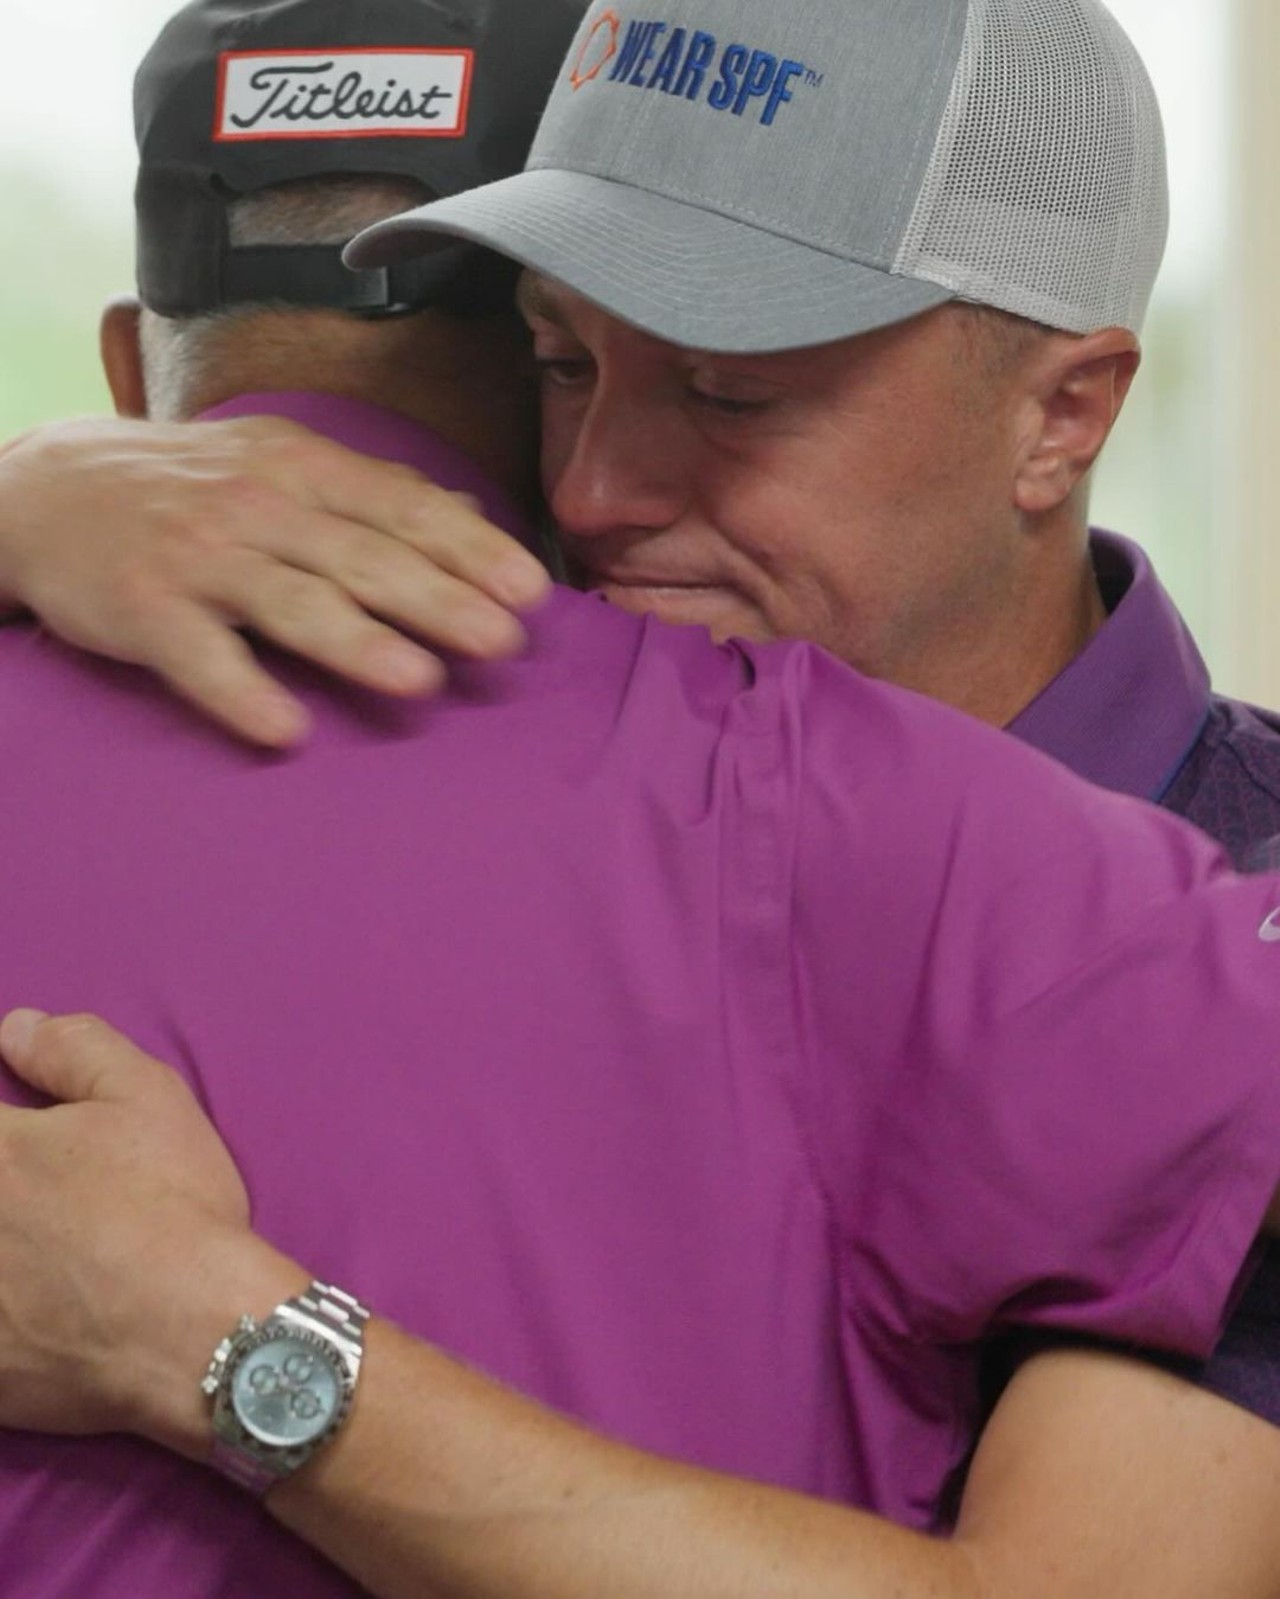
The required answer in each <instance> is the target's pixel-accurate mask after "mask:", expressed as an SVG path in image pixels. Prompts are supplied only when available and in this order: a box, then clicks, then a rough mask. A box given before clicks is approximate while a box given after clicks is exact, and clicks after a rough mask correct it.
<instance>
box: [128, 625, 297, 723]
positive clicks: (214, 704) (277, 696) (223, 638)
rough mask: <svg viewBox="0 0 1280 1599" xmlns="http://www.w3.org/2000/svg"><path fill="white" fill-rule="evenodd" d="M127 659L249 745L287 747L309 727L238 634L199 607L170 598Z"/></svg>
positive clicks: (293, 702)
mask: <svg viewBox="0 0 1280 1599" xmlns="http://www.w3.org/2000/svg"><path fill="white" fill-rule="evenodd" d="M131 658H133V659H135V660H136V661H137V662H138V663H139V664H142V665H145V666H148V667H149V668H150V669H151V670H152V671H154V672H156V673H158V674H159V676H160V677H162V678H163V679H164V681H165V682H166V683H167V684H168V685H169V687H170V688H172V689H173V690H174V692H175V693H177V694H179V695H181V697H182V698H183V699H184V700H187V701H188V702H189V703H190V704H192V705H194V706H196V707H197V708H198V709H200V710H202V711H203V712H204V713H205V714H206V715H207V716H210V717H212V719H213V720H214V721H215V722H217V723H218V724H219V726H221V727H224V728H226V729H227V731H228V732H230V733H232V734H234V735H235V736H236V737H237V738H243V739H247V740H248V741H249V742H250V743H252V744H259V745H261V746H263V747H264V748H266V749H287V748H289V747H290V746H292V745H294V744H297V743H299V742H300V741H301V740H302V739H304V738H305V737H306V735H307V732H308V730H309V728H310V725H311V719H310V717H309V716H308V714H307V712H306V709H305V708H304V706H303V705H302V704H301V703H300V702H299V701H298V700H296V699H295V698H294V697H293V695H292V694H290V693H288V692H287V691H286V690H285V689H283V688H281V687H280V685H279V684H278V683H277V682H276V681H275V679H274V678H273V677H272V676H271V675H270V674H269V673H268V672H267V671H265V670H264V669H263V667H261V666H260V665H259V664H258V661H257V658H256V657H255V655H254V653H253V651H252V650H251V649H250V648H249V646H248V645H247V644H246V643H245V642H244V640H243V639H242V638H241V637H240V635H239V634H238V633H236V632H234V631H233V630H232V629H231V628H230V627H229V626H228V625H227V624H226V623H225V622H223V621H222V620H220V619H219V618H217V617H215V616H213V615H211V614H210V613H209V611H208V610H207V609H206V608H205V607H204V606H202V605H199V604H195V603H191V602H189V601H185V600H178V599H172V600H170V602H169V603H168V604H167V605H165V606H164V607H162V608H160V609H158V610H157V611H156V613H155V615H154V616H153V617H152V618H151V619H150V621H149V624H148V627H147V637H146V643H145V647H143V648H140V649H138V650H137V651H136V653H135V654H134V655H133V656H132V657H131Z"/></svg>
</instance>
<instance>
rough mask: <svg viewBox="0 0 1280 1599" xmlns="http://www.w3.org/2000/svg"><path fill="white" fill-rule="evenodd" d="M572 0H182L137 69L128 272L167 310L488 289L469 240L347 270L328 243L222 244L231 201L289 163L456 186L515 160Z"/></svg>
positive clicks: (364, 301) (383, 308)
mask: <svg viewBox="0 0 1280 1599" xmlns="http://www.w3.org/2000/svg"><path fill="white" fill-rule="evenodd" d="M585 9H586V0H193V3H192V4H190V5H187V6H185V7H184V8H183V9H182V10H181V11H180V12H178V14H177V15H176V16H175V17H174V18H173V19H172V20H171V21H170V22H169V23H168V24H167V25H166V26H165V28H164V30H163V31H162V33H161V34H160V37H159V38H158V39H157V40H156V42H155V44H154V45H153V46H152V48H151V50H150V52H149V53H148V54H147V56H146V58H145V59H144V60H143V63H142V65H141V67H140V68H139V69H138V75H137V78H136V80H135V82H134V123H135V128H136V132H137V140H138V156H139V170H138V186H137V215H138V290H139V294H140V296H141V298H142V302H143V304H144V305H147V306H149V307H150V308H151V309H152V310H153V311H157V312H159V313H160V314H161V315H163V316H174V317H177V316H189V315H193V314H195V313H197V312H201V311H210V310H214V309H216V308H217V307H220V306H228V305H236V304H243V303H246V302H249V301H255V302H261V301H270V300H275V301H283V302H286V303H289V304H293V305H311V306H330V307H335V308H337V309H342V310H350V311H361V312H365V313H371V314H377V313H379V312H389V311H397V310H412V309H419V308H423V307H425V306H428V305H443V306H446V307H448V308H451V309H454V310H458V311H467V310H483V309H488V308H490V307H492V306H494V305H496V304H499V303H501V301H502V299H503V298H504V297H505V296H506V295H507V294H508V293H509V291H510V281H511V279H510V275H509V272H510V269H509V268H508V267H507V266H506V264H505V263H499V260H498V258H497V257H496V256H490V255H489V254H488V252H486V251H483V250H481V249H479V248H477V247H476V246H473V245H459V246H458V247H457V249H451V250H449V251H448V252H446V255H445V257H444V258H443V259H442V258H440V257H433V258H432V259H431V260H429V261H416V262H410V263H407V264H406V265H404V266H399V265H397V266H393V267H391V268H390V269H386V270H382V269H379V270H376V271H369V272H353V271H351V270H349V269H348V268H346V267H344V266H343V265H342V259H341V257H342V250H341V245H339V244H334V245H332V246H314V245H307V246H294V245H288V246H278V247H254V248H236V249H233V248H232V246H231V242H230V238H229V235H228V226H227V206H228V204H229V202H231V201H233V200H235V199H236V198H237V197H238V196H240V195H245V194H251V193H254V192H255V191H257V190H261V189H269V188H274V187H276V186H277V185H280V184H285V183H290V182H293V181H295V180H297V179H300V178H319V177H335V176H350V175H358V176H391V177H408V178H415V179H417V180H418V182H420V183H422V184H424V185H425V186H426V187H427V188H428V189H429V190H430V191H431V192H432V194H433V195H436V196H446V195H452V194H457V193H458V192H459V191H461V190H463V189H471V188H475V187H477V186H478V185H479V184H482V183H491V182H493V181H494V180H495V179H498V178H505V177H509V176H511V175H512V174H513V173H516V172H518V171H519V170H520V169H521V168H522V167H523V165H524V161H525V157H526V155H527V154H528V151H529V145H530V143H531V142H532V139H533V134H534V131H535V129H536V127H537V124H538V118H539V116H540V115H541V112H542V108H543V106H544V105H545V104H546V100H547V95H548V93H549V92H550V88H551V85H552V82H553V81H554V79H555V76H556V72H557V70H558V68H559V66H560V64H561V62H562V60H563V58H564V55H565V52H566V50H567V49H568V47H569V43H570V41H571V39H572V37H573V34H574V31H575V29H576V27H577V24H578V23H579V21H580V20H581V18H582V14H583V12H584V10H585Z"/></svg>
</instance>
